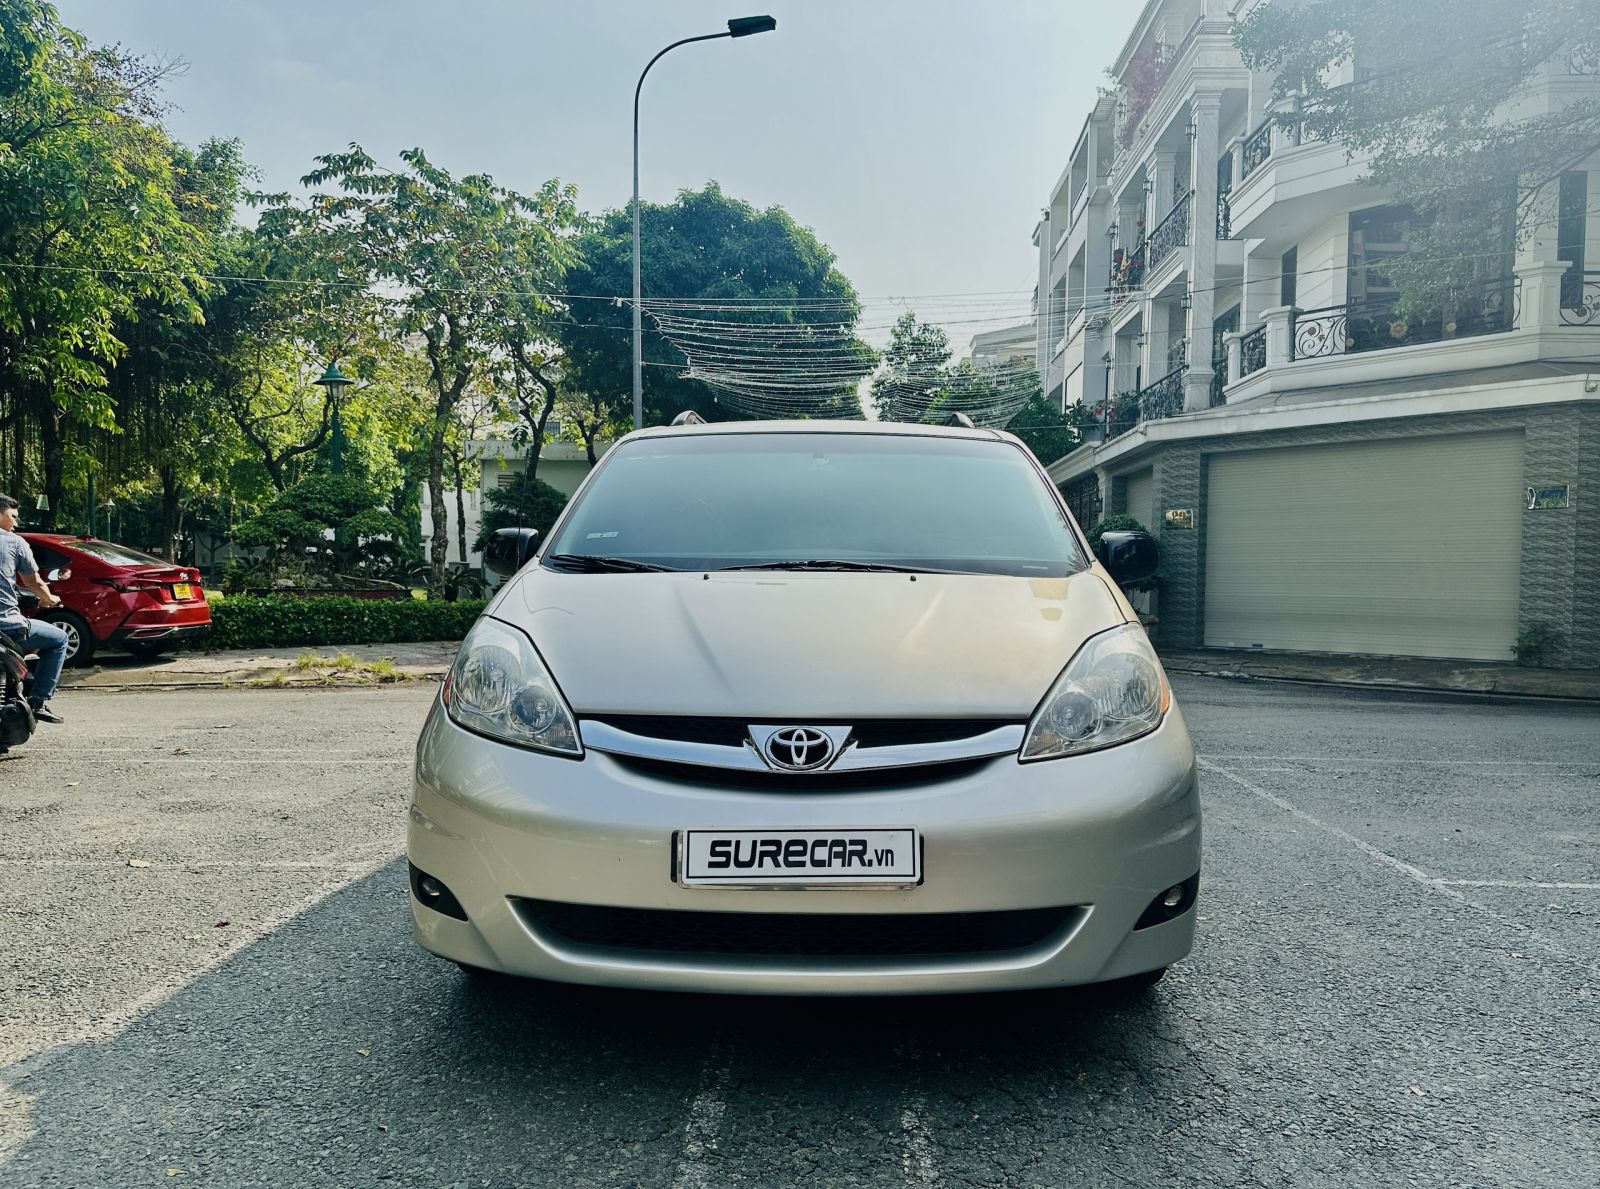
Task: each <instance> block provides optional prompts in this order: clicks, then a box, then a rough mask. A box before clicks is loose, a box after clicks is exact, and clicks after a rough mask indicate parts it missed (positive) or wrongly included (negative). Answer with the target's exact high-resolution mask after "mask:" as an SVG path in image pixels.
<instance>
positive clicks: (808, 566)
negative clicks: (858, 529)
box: [719, 558, 961, 574]
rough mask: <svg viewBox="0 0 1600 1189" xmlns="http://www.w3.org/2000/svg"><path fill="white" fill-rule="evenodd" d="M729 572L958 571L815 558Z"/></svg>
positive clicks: (898, 572)
mask: <svg viewBox="0 0 1600 1189" xmlns="http://www.w3.org/2000/svg"><path fill="white" fill-rule="evenodd" d="M730 570H842V571H862V572H877V573H882V574H958V573H960V572H961V571H959V570H937V569H934V568H933V567H931V566H896V565H891V564H890V563H888V562H881V561H848V560H845V559H843V558H816V559H813V560H811V561H769V562H762V563H761V564H760V565H755V566H723V567H722V568H721V569H720V570H719V573H727V572H728V571H730Z"/></svg>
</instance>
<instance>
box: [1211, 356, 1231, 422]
mask: <svg viewBox="0 0 1600 1189" xmlns="http://www.w3.org/2000/svg"><path fill="white" fill-rule="evenodd" d="M1227 386H1228V357H1227V356H1226V355H1224V356H1223V357H1222V358H1221V359H1213V360H1212V361H1211V407H1212V408H1213V409H1214V408H1216V407H1217V406H1218V405H1225V404H1227V403H1228V398H1227V396H1226V394H1225V393H1224V392H1223V389H1224V388H1226V387H1227Z"/></svg>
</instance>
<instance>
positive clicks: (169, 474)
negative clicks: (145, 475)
mask: <svg viewBox="0 0 1600 1189" xmlns="http://www.w3.org/2000/svg"><path fill="white" fill-rule="evenodd" d="M181 494H182V493H181V492H180V491H179V490H178V474H177V472H176V471H175V470H173V469H172V468H171V467H162V468H161V556H162V557H164V558H166V559H167V560H168V561H170V562H172V563H174V564H176V563H177V560H178V536H179V534H180V532H181V530H182V523H183V522H182V519H181V509H180V508H179V506H178V500H179V497H180V495H181Z"/></svg>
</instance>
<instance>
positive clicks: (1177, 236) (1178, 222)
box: [1145, 190, 1194, 271]
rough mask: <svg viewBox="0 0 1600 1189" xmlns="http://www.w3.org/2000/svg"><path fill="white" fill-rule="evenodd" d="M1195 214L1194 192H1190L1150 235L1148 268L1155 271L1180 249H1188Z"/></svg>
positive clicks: (1146, 265)
mask: <svg viewBox="0 0 1600 1189" xmlns="http://www.w3.org/2000/svg"><path fill="white" fill-rule="evenodd" d="M1193 214H1194V191H1193V190H1190V191H1189V192H1188V193H1187V194H1185V195H1184V196H1183V197H1182V198H1180V199H1178V201H1177V203H1176V204H1175V205H1174V206H1173V208H1172V210H1171V211H1169V212H1168V213H1167V216H1166V218H1164V219H1162V220H1161V222H1159V223H1157V224H1156V229H1155V230H1154V231H1152V232H1151V233H1150V238H1149V239H1148V240H1147V241H1146V242H1147V243H1148V245H1149V251H1148V253H1147V254H1146V258H1145V267H1146V268H1148V269H1150V270H1152V271H1154V270H1155V269H1157V268H1160V267H1161V265H1162V263H1163V262H1164V261H1165V260H1166V258H1167V257H1168V256H1170V255H1172V254H1173V253H1174V252H1176V251H1177V250H1178V249H1179V248H1184V247H1188V245H1189V230H1190V224H1191V223H1192V221H1193Z"/></svg>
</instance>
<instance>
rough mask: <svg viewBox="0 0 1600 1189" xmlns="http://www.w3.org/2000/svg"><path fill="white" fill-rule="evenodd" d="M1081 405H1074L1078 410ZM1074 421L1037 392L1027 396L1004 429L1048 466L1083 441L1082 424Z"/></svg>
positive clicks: (1069, 452)
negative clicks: (1019, 439)
mask: <svg viewBox="0 0 1600 1189" xmlns="http://www.w3.org/2000/svg"><path fill="white" fill-rule="evenodd" d="M1082 407H1083V406H1082V405H1074V406H1073V408H1074V409H1079V410H1081V409H1082ZM1074 422H1075V418H1074V417H1073V416H1071V415H1068V414H1066V413H1063V412H1062V411H1061V410H1060V409H1058V408H1057V407H1056V406H1055V405H1054V404H1053V403H1052V402H1050V401H1048V400H1046V399H1045V396H1044V393H1043V392H1042V391H1040V392H1035V393H1034V394H1033V395H1032V396H1030V397H1029V398H1028V401H1027V403H1026V404H1024V405H1023V406H1022V408H1020V409H1019V410H1017V414H1016V416H1014V417H1013V418H1012V419H1011V421H1010V423H1009V424H1008V425H1007V426H1006V428H1007V429H1009V430H1010V431H1011V432H1012V433H1014V434H1016V435H1017V437H1019V438H1021V439H1022V441H1023V443H1024V444H1025V445H1026V446H1027V447H1028V449H1029V450H1032V451H1033V453H1034V457H1036V458H1037V459H1038V460H1039V461H1040V462H1042V463H1045V464H1046V465H1048V464H1050V463H1052V462H1054V461H1055V460H1056V459H1058V458H1065V457H1066V456H1067V455H1068V454H1071V453H1072V452H1073V451H1074V450H1076V449H1077V448H1078V446H1079V445H1080V444H1081V443H1082V441H1083V434H1082V431H1081V426H1080V425H1077V424H1075V423H1074Z"/></svg>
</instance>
